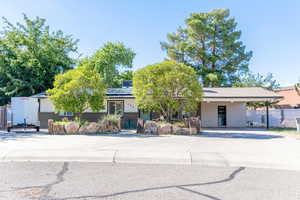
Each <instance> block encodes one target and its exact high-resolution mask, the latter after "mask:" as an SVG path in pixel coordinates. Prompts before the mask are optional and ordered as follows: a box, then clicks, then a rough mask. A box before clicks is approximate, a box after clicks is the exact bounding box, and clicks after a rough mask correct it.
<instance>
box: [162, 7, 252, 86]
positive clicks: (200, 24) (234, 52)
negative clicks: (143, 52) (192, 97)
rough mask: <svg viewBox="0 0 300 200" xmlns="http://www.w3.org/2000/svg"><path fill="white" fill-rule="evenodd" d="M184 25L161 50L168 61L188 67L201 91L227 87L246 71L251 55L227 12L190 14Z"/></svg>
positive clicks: (169, 37)
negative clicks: (202, 86) (203, 87)
mask: <svg viewBox="0 0 300 200" xmlns="http://www.w3.org/2000/svg"><path fill="white" fill-rule="evenodd" d="M185 24H186V27H185V28H182V27H180V28H179V29H178V30H177V32H176V33H171V34H168V35H167V42H162V43H161V46H162V49H163V50H165V51H166V52H167V55H168V57H169V58H171V59H174V60H176V61H178V62H183V63H185V64H187V65H189V66H192V67H193V68H194V69H195V70H196V72H197V74H198V75H199V76H200V78H201V81H202V83H203V85H204V86H205V87H212V86H231V85H232V84H233V83H234V82H235V81H237V80H238V79H239V77H238V73H241V72H246V71H247V70H248V62H249V60H250V58H251V57H252V52H251V51H249V52H247V51H246V50H245V46H244V45H243V43H242V41H240V37H241V31H239V30H237V28H236V26H237V23H236V21H235V19H234V18H233V17H230V13H229V10H228V9H224V10H223V9H215V10H213V11H212V12H205V13H193V14H191V15H190V17H189V18H187V19H186V20H185Z"/></svg>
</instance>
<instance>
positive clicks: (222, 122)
mask: <svg viewBox="0 0 300 200" xmlns="http://www.w3.org/2000/svg"><path fill="white" fill-rule="evenodd" d="M226 124H227V122H226V106H218V126H219V127H225V126H226Z"/></svg>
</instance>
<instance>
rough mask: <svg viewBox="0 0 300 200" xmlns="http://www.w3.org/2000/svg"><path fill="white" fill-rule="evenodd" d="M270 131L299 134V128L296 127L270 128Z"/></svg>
mask: <svg viewBox="0 0 300 200" xmlns="http://www.w3.org/2000/svg"><path fill="white" fill-rule="evenodd" d="M269 130H270V131H274V132H280V133H289V134H299V135H300V133H298V132H297V129H295V128H270V129H269Z"/></svg>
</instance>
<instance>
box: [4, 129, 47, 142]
mask: <svg viewBox="0 0 300 200" xmlns="http://www.w3.org/2000/svg"><path fill="white" fill-rule="evenodd" d="M40 135H47V132H28V131H16V132H0V142H2V141H7V140H18V139H26V138H37V136H40Z"/></svg>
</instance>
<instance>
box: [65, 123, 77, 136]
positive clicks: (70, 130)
mask: <svg viewBox="0 0 300 200" xmlns="http://www.w3.org/2000/svg"><path fill="white" fill-rule="evenodd" d="M79 127H80V125H79V123H77V122H70V123H68V124H67V125H66V126H65V129H66V133H67V134H76V133H78V130H79Z"/></svg>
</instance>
